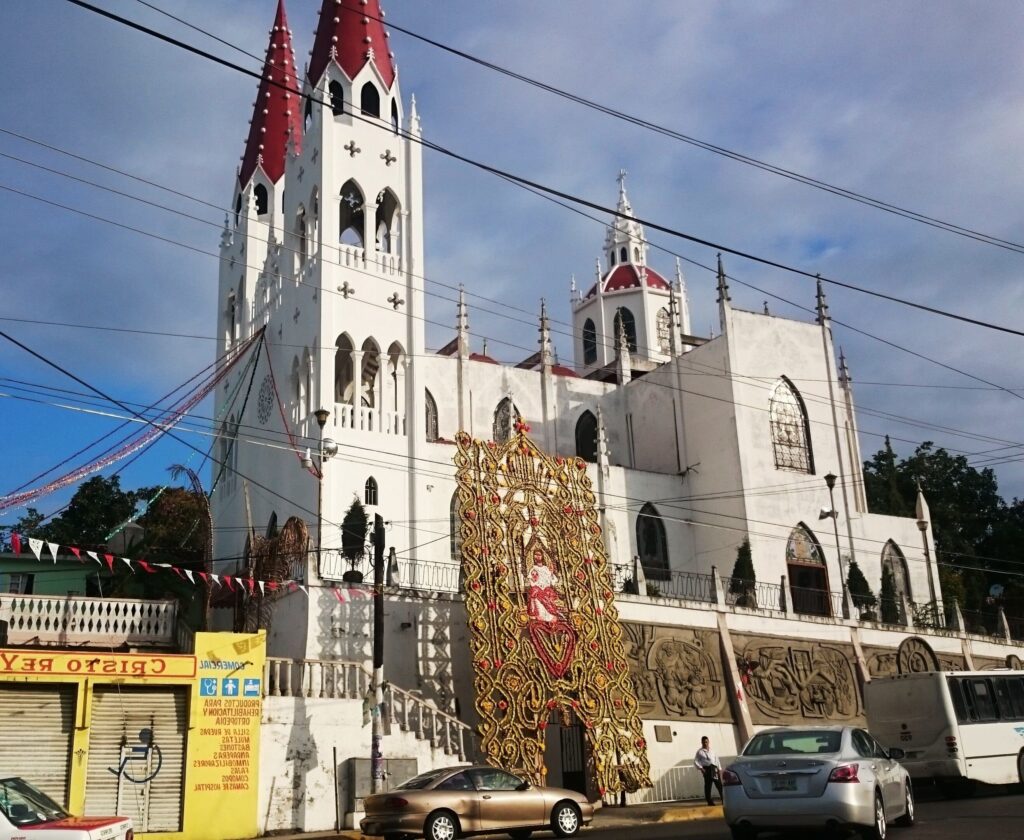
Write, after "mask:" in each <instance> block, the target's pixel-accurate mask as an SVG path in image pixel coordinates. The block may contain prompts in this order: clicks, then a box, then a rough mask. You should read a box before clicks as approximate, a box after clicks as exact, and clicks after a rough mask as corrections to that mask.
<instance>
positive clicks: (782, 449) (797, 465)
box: [768, 376, 814, 475]
mask: <svg viewBox="0 0 1024 840" xmlns="http://www.w3.org/2000/svg"><path fill="white" fill-rule="evenodd" d="M768 422H769V425H770V427H771V434H772V449H773V450H774V452H775V468H776V469H780V470H796V471H797V472H803V473H810V474H811V475H813V474H814V453H813V452H812V451H811V430H810V427H809V425H808V422H807V409H806V408H804V401H803V400H802V399H800V393H799V392H798V391H797V390H796V388H795V387H793V383H792V382H790V381H789V380H788V379H787V378H786V377H785V376H783V377H782V378H781V379H780V380H779V381H778V382H777V383H775V388H774V389H773V390H772V396H771V399H770V401H769V403H768Z"/></svg>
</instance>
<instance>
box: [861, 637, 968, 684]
mask: <svg viewBox="0 0 1024 840" xmlns="http://www.w3.org/2000/svg"><path fill="white" fill-rule="evenodd" d="M864 658H865V659H866V660H867V663H868V673H869V674H871V676H872V677H892V676H895V675H896V674H920V673H923V672H925V671H962V670H963V669H964V668H966V667H967V664H966V661H965V660H964V658H963V656H961V655H959V654H953V653H936V652H935V651H934V650H932V646H931V645H929V644H928V642H926V641H925V640H924V639H922V638H920V637H918V636H907V638H905V639H904V640H903V641H902V642H900V646H899V647H898V648H896V649H895V650H894V649H893V648H882V647H871V646H870V645H865V646H864Z"/></svg>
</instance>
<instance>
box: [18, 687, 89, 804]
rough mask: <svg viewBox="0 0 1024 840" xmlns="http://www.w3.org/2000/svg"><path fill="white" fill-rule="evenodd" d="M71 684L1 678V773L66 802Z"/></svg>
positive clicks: (71, 723)
mask: <svg viewBox="0 0 1024 840" xmlns="http://www.w3.org/2000/svg"><path fill="white" fill-rule="evenodd" d="M74 729H75V686H73V685H26V684H24V683H22V684H12V683H0V776H21V777H22V778H24V779H25V780H26V781H28V782H30V783H31V784H33V785H35V786H36V787H38V788H39V789H40V790H41V791H43V793H45V794H47V795H48V796H49V797H50V798H51V799H53V800H54V801H55V802H59V803H60V804H61V805H63V806H64V807H67V804H68V767H69V765H70V759H71V737H72V735H73V734H74Z"/></svg>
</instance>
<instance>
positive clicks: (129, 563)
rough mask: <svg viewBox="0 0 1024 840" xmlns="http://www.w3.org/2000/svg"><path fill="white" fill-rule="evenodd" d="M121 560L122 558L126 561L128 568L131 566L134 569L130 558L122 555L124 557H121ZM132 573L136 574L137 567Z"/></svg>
mask: <svg viewBox="0 0 1024 840" xmlns="http://www.w3.org/2000/svg"><path fill="white" fill-rule="evenodd" d="M121 560H122V561H123V562H124V564H125V565H126V566H127V567H128V568H129V569H132V561H131V560H129V559H128V558H127V557H122V558H121ZM132 574H133V575H134V574H135V569H132Z"/></svg>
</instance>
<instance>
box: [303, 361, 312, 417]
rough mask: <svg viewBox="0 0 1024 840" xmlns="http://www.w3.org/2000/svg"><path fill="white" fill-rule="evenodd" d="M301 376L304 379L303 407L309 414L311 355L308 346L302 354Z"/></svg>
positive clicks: (310, 400) (310, 406)
mask: <svg viewBox="0 0 1024 840" xmlns="http://www.w3.org/2000/svg"><path fill="white" fill-rule="evenodd" d="M302 377H303V379H304V380H305V382H304V384H303V391H304V392H305V394H306V400H305V402H304V403H303V407H304V408H305V410H306V414H307V415H309V414H312V413H313V357H312V356H311V355H310V354H309V349H308V348H307V349H306V350H305V351H303V354H302Z"/></svg>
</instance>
